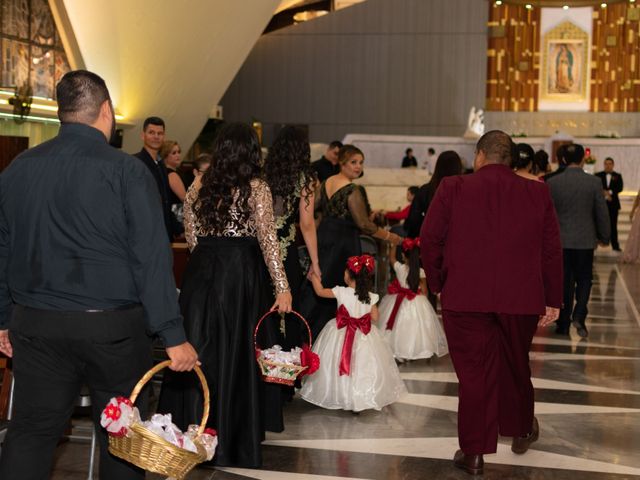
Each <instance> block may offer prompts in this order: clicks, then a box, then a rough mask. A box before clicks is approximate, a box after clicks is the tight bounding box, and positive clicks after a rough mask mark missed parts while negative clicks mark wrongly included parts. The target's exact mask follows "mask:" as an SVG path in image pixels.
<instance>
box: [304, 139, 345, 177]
mask: <svg viewBox="0 0 640 480" xmlns="http://www.w3.org/2000/svg"><path fill="white" fill-rule="evenodd" d="M341 148H342V142H340V141H339V140H334V141H333V142H331V143H330V144H329V146H328V147H327V151H326V152H325V154H324V155H323V156H322V158H320V159H319V160H316V161H315V162H313V163H312V164H311V168H313V170H314V171H315V172H316V175H318V180H319V181H320V182H324V181H325V180H326V179H327V178H329V177H332V176H333V175H335V174H337V173H340V164H339V163H338V153H339V152H340V149H341Z"/></svg>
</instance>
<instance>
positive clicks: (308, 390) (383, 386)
mask: <svg viewBox="0 0 640 480" xmlns="http://www.w3.org/2000/svg"><path fill="white" fill-rule="evenodd" d="M374 268H375V260H374V259H373V257H371V256H369V255H362V256H360V257H350V258H349V260H348V262H347V269H346V270H345V274H344V280H345V283H346V284H347V285H348V286H347V287H334V288H332V289H328V288H323V286H322V283H321V281H320V278H318V276H316V275H315V274H311V275H310V276H309V278H310V280H311V282H312V284H313V288H314V290H315V292H316V294H317V295H318V296H320V297H323V298H335V299H336V300H337V301H338V311H337V314H336V318H334V319H333V320H330V321H329V322H328V323H327V324H326V325H325V327H324V328H323V329H322V331H321V332H320V335H318V338H317V339H316V341H315V342H314V344H313V351H314V352H315V353H317V354H318V355H319V356H320V369H319V370H318V371H317V372H316V373H315V374H314V375H312V376H309V377H305V379H304V381H303V384H302V389H301V390H300V396H301V397H302V398H303V399H305V400H306V401H308V402H310V403H313V404H315V405H319V406H321V407H324V408H329V409H343V410H352V411H354V412H359V411H361V410H367V409H376V410H380V409H381V408H382V407H384V406H385V405H389V404H391V403H393V402H395V401H396V400H398V399H399V398H400V397H401V396H402V395H403V394H405V393H406V392H407V389H406V387H405V385H404V382H403V381H402V379H401V378H400V372H399V371H398V367H397V366H396V363H395V361H394V360H393V353H392V352H391V349H390V348H389V345H388V344H387V343H386V342H385V340H384V338H382V335H381V334H380V332H379V330H378V329H377V328H376V327H375V326H372V325H371V322H372V321H374V322H375V321H376V320H377V319H378V309H377V307H376V305H375V304H376V303H377V302H378V298H379V297H378V295H376V294H375V293H370V289H371V284H372V277H373V271H374Z"/></svg>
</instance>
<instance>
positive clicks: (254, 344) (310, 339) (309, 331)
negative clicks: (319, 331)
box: [253, 308, 313, 350]
mask: <svg viewBox="0 0 640 480" xmlns="http://www.w3.org/2000/svg"><path fill="white" fill-rule="evenodd" d="M277 311H278V310H277V309H275V308H274V309H272V310H269V311H268V312H267V313H265V314H264V315H263V316H262V317H260V320H258V323H257V324H256V328H255V329H254V330H253V349H254V350H256V349H257V348H258V343H257V337H258V329H259V328H260V325H261V324H262V321H263V320H264V319H265V318H267V317H268V316H269V315H271V314H272V313H275V312H277ZM289 313H292V314H293V315H295V316H296V317H298V318H299V319H300V321H302V323H304V326H305V327H306V328H307V334H308V335H309V347H311V344H312V343H313V338H312V337H311V328H309V323H307V321H306V320H305V319H304V317H303V316H302V315H300V314H299V313H298V312H296V311H295V310H291V312H289Z"/></svg>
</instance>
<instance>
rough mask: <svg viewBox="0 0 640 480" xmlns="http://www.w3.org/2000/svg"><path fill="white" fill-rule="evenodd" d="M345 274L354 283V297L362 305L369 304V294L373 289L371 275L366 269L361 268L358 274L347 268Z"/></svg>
mask: <svg viewBox="0 0 640 480" xmlns="http://www.w3.org/2000/svg"><path fill="white" fill-rule="evenodd" d="M347 274H348V275H349V278H350V279H351V280H353V281H354V282H356V288H355V290H356V296H357V297H358V300H360V301H361V302H362V303H367V304H369V303H371V297H369V292H370V291H371V289H372V288H373V273H369V272H368V271H367V269H366V268H364V267H363V268H361V269H360V273H356V272H354V271H353V270H351V269H350V268H347Z"/></svg>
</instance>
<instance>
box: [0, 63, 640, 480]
mask: <svg viewBox="0 0 640 480" xmlns="http://www.w3.org/2000/svg"><path fill="white" fill-rule="evenodd" d="M58 101H59V112H60V113H59V115H60V119H61V122H62V128H61V132H60V135H59V136H58V137H56V138H55V139H54V140H52V141H50V142H47V143H45V144H44V145H42V146H39V147H37V148H34V149H31V150H29V151H28V152H26V153H25V154H23V155H21V156H20V157H19V158H18V159H16V160H15V161H14V162H13V163H12V165H11V166H10V167H9V168H8V169H7V170H6V171H5V172H4V173H3V174H2V176H0V187H1V189H0V192H1V194H2V196H1V198H0V201H1V206H2V215H1V216H0V252H1V253H2V255H1V256H0V259H1V260H2V261H3V262H4V263H3V264H1V265H0V267H2V268H0V271H2V272H4V273H3V275H4V276H5V277H4V278H2V279H0V280H1V281H0V285H2V286H3V289H2V290H1V291H0V293H2V295H3V297H0V300H2V302H1V303H0V307H2V309H0V351H2V352H3V353H5V354H7V355H9V356H11V355H13V356H14V368H15V375H16V379H17V383H16V384H17V389H16V410H15V417H14V420H13V421H12V424H11V426H10V428H9V432H8V435H7V440H6V445H5V447H4V448H3V451H2V458H1V459H0V475H2V478H5V477H6V478H8V479H14V478H16V479H17V478H41V477H45V476H46V475H47V472H48V471H49V469H50V468H51V462H52V459H53V449H54V448H55V443H56V439H57V438H58V437H59V435H60V433H61V429H62V428H63V427H64V424H65V422H66V421H67V420H68V417H69V414H70V411H71V405H72V402H73V399H74V398H75V396H76V395H77V389H78V388H79V386H80V385H81V384H88V385H89V387H90V389H91V390H92V392H94V393H93V394H92V395H93V396H94V398H93V401H94V403H95V404H96V405H98V406H100V405H104V404H106V403H107V401H108V398H109V397H110V396H126V395H128V394H129V392H130V389H131V388H132V387H133V385H135V383H136V382H137V381H138V379H139V378H140V376H141V374H142V373H144V371H146V369H147V368H148V367H149V365H150V363H151V358H150V355H147V354H148V353H149V350H150V343H149V340H148V337H147V336H146V334H145V331H146V332H148V333H150V334H155V335H157V336H159V337H160V338H162V340H163V342H164V344H165V347H166V352H167V355H168V357H169V358H170V359H171V361H172V365H171V370H170V371H167V372H166V373H165V375H164V378H163V383H162V389H161V392H160V398H159V406H158V408H159V410H160V411H163V412H169V413H171V414H172V416H173V420H174V422H175V424H176V425H177V426H178V427H180V428H181V429H183V430H186V428H187V426H188V425H190V424H197V423H199V421H200V419H201V417H202V414H203V395H202V393H201V390H200V387H199V384H198V383H197V380H196V379H195V377H192V376H190V375H185V374H183V373H180V372H183V371H185V370H191V369H192V368H193V367H194V366H195V365H196V364H201V366H202V369H203V371H204V373H205V377H206V379H207V382H208V384H209V388H210V390H211V393H212V395H211V415H210V416H209V420H208V426H210V427H212V428H215V429H216V431H217V433H218V439H219V443H218V447H217V451H216V455H215V457H214V459H213V460H212V461H211V465H214V466H242V467H253V468H257V467H260V466H261V465H262V451H261V443H262V441H263V440H264V438H265V432H266V431H275V432H280V431H282V430H283V429H284V427H285V426H284V421H283V406H284V405H285V404H286V401H285V400H286V399H287V398H289V397H290V396H291V394H292V393H293V392H292V391H291V390H288V389H286V388H283V387H282V386H280V385H277V384H273V383H266V382H263V381H262V380H261V377H260V375H259V373H258V366H257V364H256V352H255V350H254V327H255V325H256V322H257V320H258V319H259V318H260V317H261V316H262V315H263V314H264V313H265V312H268V311H270V310H273V311H277V312H279V313H280V314H282V315H286V314H287V313H289V312H291V311H292V310H295V311H297V312H299V313H301V314H302V316H303V317H304V318H306V319H307V320H308V321H309V323H310V327H311V332H312V336H313V338H314V339H315V342H313V345H312V350H313V352H314V353H315V354H317V355H318V356H319V358H320V365H319V369H318V371H317V372H315V373H314V374H313V375H308V376H306V377H304V379H303V380H302V383H301V384H299V385H298V386H299V387H301V388H300V396H301V397H302V398H303V399H305V400H306V401H309V402H311V403H314V404H316V405H318V406H321V407H324V408H331V409H344V410H349V411H353V412H359V411H361V410H365V409H381V408H383V407H384V406H386V405H388V404H390V403H393V402H395V401H397V400H398V399H399V398H401V396H402V395H404V394H405V393H406V388H405V386H404V383H403V381H402V379H401V377H400V373H399V370H398V366H397V365H398V363H402V362H404V361H411V360H416V359H424V358H431V357H432V356H434V355H435V356H442V355H445V354H447V353H450V354H451V356H452V360H453V363H454V368H455V369H456V373H457V374H458V377H459V379H460V412H459V423H460V445H461V450H460V451H459V452H458V453H457V454H456V456H455V463H456V465H457V466H459V467H460V468H462V469H464V470H465V471H467V472H468V473H481V472H482V468H483V460H482V455H483V454H484V453H491V452H495V448H496V442H497V434H498V431H500V433H501V434H506V435H511V436H513V437H514V440H513V444H512V450H513V451H514V452H515V453H524V452H526V451H527V449H528V447H529V445H530V444H531V443H532V442H534V441H535V440H536V439H537V435H538V426H537V420H535V418H534V417H533V389H532V387H531V381H530V371H529V369H528V357H527V353H528V349H529V347H530V345H531V340H532V337H533V334H534V332H535V329H536V327H537V326H538V325H539V324H540V325H543V326H546V325H549V324H551V323H552V322H554V321H557V330H556V331H557V332H558V333H560V334H566V333H568V330H569V325H570V324H573V325H574V326H575V327H576V329H577V332H578V334H579V335H581V336H583V337H585V336H587V335H588V332H587V328H586V325H585V319H586V316H587V302H588V298H589V292H590V289H591V268H592V263H593V251H594V249H595V248H596V246H597V244H598V243H600V244H607V243H608V242H609V238H610V236H611V224H610V221H611V220H610V219H611V216H612V215H611V214H610V213H609V212H610V211H611V208H614V209H615V208H616V206H615V204H614V203H613V202H615V201H616V200H615V199H617V193H618V192H619V190H618V188H619V189H620V190H621V189H622V179H621V177H620V175H619V174H617V173H615V172H614V171H613V161H611V165H610V166H609V167H607V168H606V169H605V172H604V175H603V176H601V177H600V178H598V177H594V176H591V175H587V174H586V173H584V172H583V170H582V164H583V162H584V156H585V155H584V149H583V148H582V147H581V146H580V145H568V146H564V147H562V149H561V150H560V151H559V152H558V158H559V159H560V161H561V167H562V169H561V171H560V172H557V171H556V172H554V173H549V172H548V165H549V162H548V157H547V156H546V154H544V152H538V153H535V152H534V151H533V149H532V148H531V147H530V146H528V145H526V144H517V145H516V144H514V143H513V142H512V140H511V139H510V138H509V136H508V135H506V134H504V133H503V132H498V131H492V132H489V133H487V134H485V135H484V136H483V137H482V138H481V139H480V140H479V142H478V145H477V148H476V150H477V154H476V159H475V167H476V170H477V171H476V173H474V174H473V175H462V173H463V166H462V161H461V159H460V157H459V155H458V154H457V153H456V152H454V151H446V152H442V153H441V154H440V155H439V156H438V157H437V161H436V162H435V165H434V167H433V175H432V177H431V179H430V181H429V182H428V183H427V184H425V185H423V186H421V187H419V188H417V187H415V188H410V189H409V190H408V192H407V200H408V201H409V202H410V204H409V205H407V206H406V207H405V208H404V209H403V210H402V211H401V212H398V214H397V215H396V216H393V215H391V216H389V215H388V213H387V215H386V219H387V220H392V221H398V220H404V224H403V225H402V229H401V230H396V231H391V229H389V228H385V226H384V225H380V224H379V223H376V221H374V220H375V219H376V218H380V216H379V215H375V213H376V212H373V211H372V209H371V206H370V204H369V201H368V199H367V195H366V190H365V189H364V188H363V187H362V186H361V185H358V184H356V183H354V180H356V179H357V178H359V177H361V176H362V174H363V169H364V162H365V156H364V154H363V152H362V151H361V150H360V149H359V148H357V147H356V146H354V145H342V144H341V143H340V142H332V143H331V144H330V145H329V147H328V148H327V151H326V152H325V154H324V155H323V157H322V158H321V159H320V160H317V161H315V162H313V163H312V162H311V158H310V147H309V139H308V135H307V133H306V132H305V131H304V130H303V129H300V128H298V127H293V126H286V127H284V128H282V129H281V130H280V132H279V133H278V135H277V137H276V139H275V141H274V142H273V144H272V146H271V148H270V149H269V151H268V154H267V155H266V156H263V154H262V150H261V145H260V141H259V139H258V136H257V134H256V132H255V131H254V130H253V129H252V128H251V127H250V126H249V125H246V124H242V123H229V124H225V125H223V126H222V127H221V128H220V130H219V132H218V133H217V136H216V139H215V141H214V143H213V146H212V151H211V152H210V153H207V154H203V155H201V156H199V157H198V158H197V159H196V160H195V162H194V164H193V168H191V169H190V172H187V173H190V174H191V176H190V177H191V178H186V177H187V176H186V175H184V172H183V174H182V175H180V174H179V173H178V169H179V166H180V160H181V149H180V146H179V145H178V144H177V142H175V141H167V140H166V139H165V123H164V121H163V120H162V119H161V118H159V117H149V118H148V119H146V120H145V122H144V124H143V126H142V133H141V138H142V142H143V148H142V149H141V151H140V152H138V153H137V154H135V157H137V158H133V157H132V156H129V155H127V154H125V153H123V152H119V151H117V150H114V149H112V148H111V147H109V146H108V144H107V141H108V140H109V136H110V134H111V131H112V130H113V125H114V114H113V108H112V106H111V101H110V98H109V93H108V90H107V88H106V85H105V84H104V81H103V80H102V79H101V78H100V77H98V76H97V75H95V74H92V73H90V72H86V71H74V72H70V73H68V74H66V75H65V76H64V77H63V79H62V80H61V82H60V84H59V85H58ZM434 154H435V152H434ZM52 158H56V159H59V158H63V159H64V161H66V162H69V168H64V169H63V168H59V167H60V166H58V167H56V168H53V167H52V165H54V164H53V163H52ZM406 160H407V162H408V163H411V164H412V166H417V162H416V160H415V157H413V156H412V152H411V151H407V157H406ZM82 161H84V162H91V164H92V165H93V171H94V172H97V173H95V175H93V176H87V177H86V178H83V179H80V178H75V177H72V176H69V175H67V176H65V175H66V173H63V172H76V171H77V172H83V171H84V169H83V168H82V167H81V166H79V162H82ZM74 162H75V163H74ZM414 164H415V165H414ZM56 165H57V164H56ZM65 165H66V164H65ZM45 167H46V168H48V170H46V168H45ZM38 169H45V170H46V171H47V175H46V178H43V179H39V180H38V182H39V183H38V184H39V185H40V190H39V191H38V194H37V195H32V196H30V197H29V199H28V200H27V201H26V202H25V201H23V200H22V192H24V191H26V190H27V189H28V188H31V183H29V182H30V181H31V180H32V179H30V178H29V172H33V171H38ZM149 172H150V173H151V175H149ZM105 179H106V181H105ZM618 180H619V184H618ZM65 182H67V183H69V190H65V191H71V189H72V188H77V187H78V186H80V187H81V188H80V189H79V193H78V196H77V197H74V199H75V198H81V197H82V200H81V201H76V202H75V203H73V202H72V203H70V202H69V201H68V199H67V198H66V197H61V196H60V195H59V194H58V192H59V191H60V190H59V189H58V187H60V185H65ZM544 182H546V183H547V185H548V186H547V185H544ZM608 203H610V204H612V205H611V206H608ZM618 208H619V204H618ZM636 209H637V204H636V205H634V211H635V210H636ZM58 212H62V213H61V214H60V213H58ZM43 222H44V223H43ZM51 226H55V228H50V227H51ZM42 232H46V235H45V234H44V233H42ZM362 234H366V235H368V236H371V237H373V238H375V239H376V241H377V242H378V243H379V245H380V247H381V248H388V250H389V259H390V267H391V269H392V271H393V274H394V277H395V279H394V281H393V282H392V283H391V284H390V285H389V289H388V292H387V295H386V296H384V297H383V298H381V297H380V292H375V286H374V285H373V279H374V278H375V271H376V268H380V265H377V264H376V259H375V258H373V257H372V256H370V255H366V254H364V255H363V252H362V246H361V235H362ZM34 236H35V237H34ZM182 236H184V239H185V241H186V242H187V245H188V247H189V250H190V251H191V255H190V258H189V261H188V264H187V266H186V270H185V271H184V274H183V282H182V284H181V285H178V287H179V288H180V293H179V297H178V296H177V293H176V289H175V285H174V283H173V280H172V273H171V261H170V248H169V241H172V240H175V239H176V238H182ZM11 238H19V239H20V240H22V241H21V242H18V243H19V245H17V244H16V242H13V241H11V240H10V239H11ZM36 238H37V241H36ZM85 239H89V240H88V241H85ZM301 246H304V247H305V248H304V250H305V252H306V255H305V258H300V255H299V253H300V248H299V247H301ZM52 254H53V255H52ZM520 267H522V268H520ZM563 268H564V277H562V269H563ZM25 272H26V273H25ZM562 278H564V298H563V300H562V301H561V298H562V296H563V295H562V291H561V290H562V288H561V282H562ZM487 279H490V280H491V281H487ZM105 282H106V283H108V285H104V284H103V283H105ZM439 300H441V302H442V308H441V310H442V312H443V317H444V329H443V325H442V324H441V323H440V320H439V318H438V316H437V315H436V311H437V309H438V305H437V304H438V301H439ZM12 301H13V302H15V303H17V304H18V307H17V308H16V309H15V312H17V313H14V314H13V316H11V314H10V311H9V310H10V308H9V305H10V304H11V303H12ZM561 305H562V310H561V311H560V307H561ZM69 312H73V313H72V314H71V313H69ZM10 320H11V321H10ZM114 326H115V328H114ZM61 331H62V332H65V333H64V335H61V334H60V333H59V332H61ZM34 338H38V342H37V343H34V342H33V339H34ZM303 339H304V330H303V329H301V328H299V326H298V328H297V329H296V328H295V327H290V326H287V327H286V335H285V332H284V328H283V327H282V325H281V326H280V327H279V326H278V324H277V323H275V322H271V323H269V322H266V323H265V324H264V328H262V329H261V330H260V332H259V334H258V336H257V338H256V341H257V342H259V344H261V345H276V344H278V345H281V346H282V347H283V348H291V347H293V346H297V345H301V343H302V342H303ZM478 339H483V341H482V342H480V343H481V346H480V347H478V345H479V343H478ZM495 339H500V341H493V340H495ZM96 352H98V353H96ZM145 352H146V353H145ZM496 358H510V360H511V366H512V368H511V369H508V368H506V367H504V366H502V367H501V366H500V365H501V363H500V362H498V361H496ZM133 359H135V361H132V360H133ZM110 362H112V363H113V365H114V368H117V371H112V370H110V368H109V367H110V366H111V365H112V363H110ZM52 364H55V365H56V368H57V369H58V370H55V371H54V370H52V369H51V368H50V365H52ZM87 365H91V366H90V367H87ZM498 379H499V380H498ZM97 391H99V394H98V393H96V392H97ZM492 392H493V393H492ZM33 398H42V399H43V401H42V402H34V401H32V399H33ZM498 398H499V401H500V402H509V404H510V405H513V409H512V411H511V412H509V414H508V415H505V414H498V408H497V403H498ZM142 402H144V399H143V400H142ZM479 409H480V410H483V415H477V410H479ZM98 411H99V409H96V412H98ZM141 411H142V413H143V415H144V414H145V413H146V411H147V409H146V408H145V407H142V408H141ZM478 418H480V419H483V420H482V421H480V422H479V421H478ZM100 444H101V454H102V456H103V457H102V459H101V462H100V469H101V477H102V478H118V479H137V478H142V476H141V475H142V473H141V472H140V471H139V470H137V469H135V468H133V467H131V466H130V465H128V464H126V463H125V462H122V461H119V460H117V459H116V458H115V457H112V456H110V455H109V453H108V451H107V443H106V435H105V434H104V432H102V434H101V435H100ZM35 452H37V455H38V457H39V458H41V459H43V460H42V461H41V462H38V464H37V465H35V464H34V462H33V461H32V460H30V458H31V456H33V455H35V454H36V453H35Z"/></svg>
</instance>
